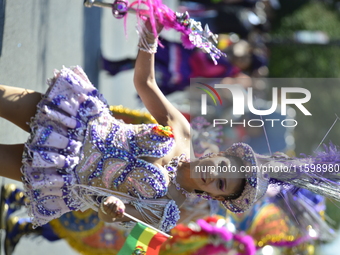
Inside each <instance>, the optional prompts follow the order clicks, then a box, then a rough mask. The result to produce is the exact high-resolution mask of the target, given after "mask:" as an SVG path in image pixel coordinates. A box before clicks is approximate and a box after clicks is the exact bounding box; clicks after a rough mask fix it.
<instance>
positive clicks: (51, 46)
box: [0, 0, 137, 255]
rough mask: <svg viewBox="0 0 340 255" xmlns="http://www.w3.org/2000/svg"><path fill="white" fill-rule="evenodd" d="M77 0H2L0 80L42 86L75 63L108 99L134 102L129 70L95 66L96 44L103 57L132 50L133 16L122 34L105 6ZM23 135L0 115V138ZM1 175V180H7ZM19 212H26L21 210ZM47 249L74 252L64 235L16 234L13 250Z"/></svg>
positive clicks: (13, 139) (40, 251) (6, 139)
mask: <svg viewBox="0 0 340 255" xmlns="http://www.w3.org/2000/svg"><path fill="white" fill-rule="evenodd" d="M82 3H83V1H82V0H73V1H70V0H58V1H47V0H45V1H44V0H35V1H19V0H11V1H7V2H6V9H5V20H4V21H5V22H4V33H3V35H2V36H3V41H2V51H0V52H1V56H0V83H1V84H6V85H11V86H20V87H25V88H29V89H33V90H37V91H40V92H43V91H45V90H46V88H47V85H46V79H47V78H49V77H51V76H52V75H53V69H55V68H57V69H58V68H61V67H62V65H65V66H72V65H81V66H83V68H84V69H85V71H86V73H87V74H88V76H89V78H90V80H91V81H92V82H93V83H94V84H95V85H97V86H98V87H99V89H100V90H101V91H102V93H105V95H106V98H107V99H108V101H109V103H110V104H123V103H124V104H125V105H126V106H129V107H135V106H136V105H135V104H134V102H135V101H136V100H134V92H133V86H132V83H131V81H132V72H131V71H129V72H126V73H125V74H123V75H118V76H117V77H116V78H111V77H109V76H108V75H106V74H105V73H100V72H99V70H98V56H99V54H100V49H101V44H102V51H103V54H105V56H107V57H109V58H113V59H120V58H123V57H127V56H130V57H134V56H135V54H136V47H135V45H136V41H137V37H136V35H135V31H134V20H133V18H131V19H130V20H129V22H128V26H129V27H131V28H132V29H129V34H128V39H129V40H127V39H126V38H125V35H124V31H123V23H122V22H123V21H121V20H115V19H114V18H113V17H112V15H111V12H110V10H101V9H99V8H90V9H89V8H84V7H83V4H82ZM0 4H2V1H1V3H0ZM1 6H2V5H0V7H1ZM130 21H131V22H130ZM0 25H1V24H0ZM0 31H1V29H0ZM117 38H119V40H117ZM0 39H1V37H0ZM0 45H1V44H0ZM9 132H10V133H9ZM26 139H27V133H25V132H23V131H21V130H20V129H18V128H16V127H15V126H13V125H11V124H10V123H8V122H6V121H4V120H0V141H1V143H23V142H25V140H26ZM1 179H2V180H1V182H13V181H11V180H7V179H4V178H1ZM17 184H18V185H20V183H17ZM19 215H20V216H23V217H26V216H27V215H26V214H25V212H24V211H23V212H20V213H19ZM2 238H4V233H2ZM47 251H48V254H49V255H57V254H58V255H59V254H63V255H71V254H78V253H77V252H75V251H74V250H72V249H71V248H69V246H68V244H67V243H66V242H64V241H57V242H54V243H50V242H47V241H45V240H43V239H42V238H41V237H39V238H34V239H32V238H22V240H21V241H20V243H19V245H18V246H17V248H16V250H15V252H14V254H13V255H21V254H25V255H30V254H34V255H39V254H46V252H47ZM1 254H4V253H3V249H1Z"/></svg>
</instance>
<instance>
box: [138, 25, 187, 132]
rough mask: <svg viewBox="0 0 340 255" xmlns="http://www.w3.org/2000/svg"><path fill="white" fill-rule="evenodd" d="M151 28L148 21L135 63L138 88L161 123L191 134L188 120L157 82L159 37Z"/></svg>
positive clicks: (140, 94) (146, 103) (146, 105)
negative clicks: (156, 59)
mask: <svg viewBox="0 0 340 255" xmlns="http://www.w3.org/2000/svg"><path fill="white" fill-rule="evenodd" d="M150 30H151V27H150V24H149V21H146V23H145V27H143V29H141V32H140V43H139V45H138V46H139V52H138V56H137V59H136V65H135V74H134V84H135V87H136V90H137V92H138V94H139V96H140V97H141V99H142V101H143V103H144V105H145V107H146V108H147V109H148V110H149V112H150V113H151V115H152V116H153V117H154V118H155V119H156V120H157V122H158V123H159V124H161V125H164V126H171V127H173V128H176V129H177V130H179V129H181V130H182V131H183V132H184V133H187V135H188V136H189V123H188V121H187V120H186V119H185V117H184V116H183V115H182V114H181V113H180V112H179V111H178V110H177V109H176V108H175V107H174V106H173V105H172V104H171V103H170V102H169V100H168V99H167V98H166V97H165V96H164V94H163V93H162V91H161V90H160V89H159V88H158V85H157V83H156V79H155V68H154V66H155V52H156V49H157V40H158V39H157V38H155V36H154V35H153V34H152V33H150V32H149V31H150ZM160 30H161V29H159V31H160Z"/></svg>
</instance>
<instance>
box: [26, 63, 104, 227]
mask: <svg viewBox="0 0 340 255" xmlns="http://www.w3.org/2000/svg"><path fill="white" fill-rule="evenodd" d="M48 84H49V86H50V87H49V89H48V90H47V93H46V94H45V96H44V97H43V99H42V100H41V102H40V103H39V104H38V106H37V113H36V115H35V117H34V118H33V119H32V121H31V123H30V127H31V135H30V138H29V139H28V141H27V143H26V146H25V151H24V154H23V166H22V174H23V183H24V186H25V190H26V194H27V196H28V198H29V200H30V203H29V204H28V205H27V207H28V213H29V215H30V216H31V218H32V222H33V225H34V226H41V225H43V224H46V223H47V222H49V221H50V220H52V219H55V218H58V217H60V216H61V215H62V214H64V213H66V212H69V211H71V210H79V209H82V207H83V206H84V205H83V203H82V201H81V200H80V199H79V197H78V196H77V194H75V191H74V189H73V188H72V187H73V186H74V185H75V184H79V183H80V182H79V180H78V179H77V175H76V173H75V168H76V166H77V164H78V162H79V161H80V159H81V158H82V155H83V152H82V144H83V141H84V138H85V135H86V129H87V124H88V122H89V121H90V120H91V119H92V118H94V117H97V116H99V115H100V114H101V113H102V112H104V111H109V109H108V106H107V103H106V101H105V99H104V98H103V97H102V95H101V94H99V93H98V90H97V89H96V88H95V87H94V86H93V85H92V84H91V82H90V81H89V80H88V78H87V76H86V74H85V73H84V71H83V70H82V69H81V68H80V67H73V68H63V69H62V70H61V71H56V72H55V75H54V78H52V79H50V80H49V81H48Z"/></svg>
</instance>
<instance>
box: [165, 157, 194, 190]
mask: <svg viewBox="0 0 340 255" xmlns="http://www.w3.org/2000/svg"><path fill="white" fill-rule="evenodd" d="M181 161H185V162H189V160H188V159H187V158H186V156H185V154H181V155H179V156H176V157H173V158H172V159H171V160H170V162H169V163H168V164H166V165H164V168H165V169H166V170H168V174H169V177H170V181H171V182H172V183H173V184H174V185H175V187H176V189H177V190H179V191H181V192H182V194H183V195H185V196H186V197H188V196H189V195H190V194H191V193H190V192H188V191H187V190H185V189H183V188H182V187H181V186H180V185H179V183H178V182H177V181H176V177H177V168H178V165H179V162H181Z"/></svg>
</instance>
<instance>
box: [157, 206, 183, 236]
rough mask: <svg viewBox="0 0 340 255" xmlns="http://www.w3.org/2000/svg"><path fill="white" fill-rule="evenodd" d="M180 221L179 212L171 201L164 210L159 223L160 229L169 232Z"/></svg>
mask: <svg viewBox="0 0 340 255" xmlns="http://www.w3.org/2000/svg"><path fill="white" fill-rule="evenodd" d="M179 219H180V210H179V209H178V206H177V205H176V203H175V201H173V200H171V201H170V202H169V203H168V204H167V205H166V207H165V209H164V215H163V217H162V219H161V221H160V229H161V230H162V231H164V232H169V231H170V230H171V229H172V228H174V227H175V226H176V224H177V221H178V220H179Z"/></svg>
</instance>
